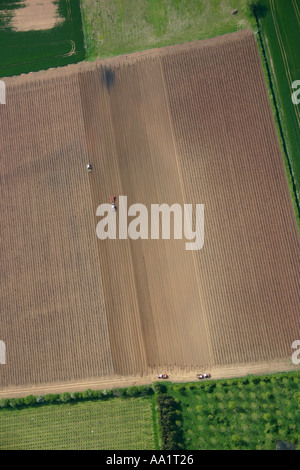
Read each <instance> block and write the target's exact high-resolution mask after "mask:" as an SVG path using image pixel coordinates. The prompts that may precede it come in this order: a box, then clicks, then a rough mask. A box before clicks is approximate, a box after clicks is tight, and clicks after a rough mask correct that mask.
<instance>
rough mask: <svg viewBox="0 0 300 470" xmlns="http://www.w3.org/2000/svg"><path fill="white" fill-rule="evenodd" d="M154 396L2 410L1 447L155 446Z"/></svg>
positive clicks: (60, 448)
mask: <svg viewBox="0 0 300 470" xmlns="http://www.w3.org/2000/svg"><path fill="white" fill-rule="evenodd" d="M153 400H154V397H150V398H149V397H147V398H145V397H143V398H141V397H138V398H110V399H108V400H106V401H103V400H102V401H101V400H96V401H85V402H78V403H74V404H70V403H68V404H54V405H40V406H36V407H25V408H22V409H2V410H0V449H1V450H5V449H14V450H29V449H58V450H62V449H70V450H73V449H75V450H76V449H95V450H97V449H98V450H128V449H129V450H141V449H145V450H155V449H156V444H155V443H156V436H155V432H156V431H155V425H154V422H153V416H154V410H153V406H154V401H153Z"/></svg>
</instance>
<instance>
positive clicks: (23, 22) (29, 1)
mask: <svg viewBox="0 0 300 470" xmlns="http://www.w3.org/2000/svg"><path fill="white" fill-rule="evenodd" d="M22 3H23V4H24V5H25V7H24V8H19V9H17V10H15V14H14V16H13V18H12V23H11V26H12V28H13V29H14V30H16V31H37V30H44V29H51V28H54V26H57V25H58V24H59V23H61V22H62V21H64V20H63V18H60V17H59V15H58V11H57V5H55V4H54V2H53V0H25V1H24V2H22Z"/></svg>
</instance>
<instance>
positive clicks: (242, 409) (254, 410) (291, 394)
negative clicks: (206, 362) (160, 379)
mask: <svg viewBox="0 0 300 470" xmlns="http://www.w3.org/2000/svg"><path fill="white" fill-rule="evenodd" d="M167 394H168V395H171V396H173V397H174V398H175V399H176V400H177V402H178V403H180V407H181V411H182V422H181V429H182V431H183V435H184V442H183V443H182V445H183V446H184V449H186V450H200V449H211V450H212V449H220V450H223V449H224V450H225V449H275V447H276V443H277V442H278V441H285V442H289V443H292V444H294V445H296V446H297V445H299V444H300V373H299V372H298V373H297V372H295V373H288V374H278V375H270V376H262V377H248V378H243V379H230V380H219V381H207V382H199V383H190V384H180V385H179V384H168V386H167Z"/></svg>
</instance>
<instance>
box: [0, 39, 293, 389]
mask: <svg viewBox="0 0 300 470" xmlns="http://www.w3.org/2000/svg"><path fill="white" fill-rule="evenodd" d="M6 83H7V91H8V94H7V103H9V106H8V105H6V106H5V107H1V108H0V118H1V123H3V125H2V126H1V128H0V145H1V149H0V150H1V155H3V157H1V162H0V176H1V186H0V191H1V193H0V196H1V203H0V208H1V220H3V221H5V224H6V225H5V226H4V227H3V229H2V227H1V245H0V257H1V267H2V272H1V285H0V305H1V310H0V334H1V339H2V340H4V341H5V342H6V345H7V351H8V356H7V365H6V366H3V367H2V366H1V368H0V382H1V385H0V390H1V389H2V392H0V394H1V393H3V396H4V395H5V394H7V393H10V394H12V393H13V390H14V387H15V389H16V391H17V390H19V392H20V393H21V390H22V392H23V393H27V392H26V390H27V391H28V393H29V391H30V390H32V391H34V390H41V389H43V390H64V391H65V390H75V389H76V387H85V388H88V387H91V388H92V387H99V388H101V387H104V388H109V387H113V386H117V385H122V384H123V386H126V385H125V384H127V383H128V384H129V385H131V384H133V383H136V384H139V383H141V384H142V383H149V382H151V381H153V380H154V379H155V376H156V374H157V372H158V371H160V372H161V371H166V372H168V373H169V375H170V377H171V379H172V380H173V377H176V380H177V379H178V380H192V377H194V375H195V371H199V370H202V369H203V370H204V369H205V370H209V371H212V372H213V373H214V377H215V378H218V377H221V376H222V374H224V375H223V376H224V377H226V375H227V376H230V374H243V373H249V372H251V370H253V371H255V370H263V371H266V372H267V371H275V370H276V368H277V370H287V369H289V368H291V366H290V365H289V364H288V359H287V358H289V357H290V355H291V344H292V342H293V341H294V340H295V339H297V338H296V337H295V335H297V331H299V330H300V320H299V314H298V312H299V305H300V298H299V295H300V294H299V254H300V250H299V248H300V247H299V236H298V231H297V226H296V221H295V218H294V213H293V208H292V203H291V200H290V195H289V191H288V186H287V182H286V178H285V172H284V166H283V162H282V157H281V154H280V147H279V144H278V140H277V135H276V130H275V126H274V122H273V117H272V112H271V108H270V104H269V102H268V94H267V89H266V85H265V83H264V77H263V72H262V70H261V65H260V61H259V56H258V51H257V48H256V44H255V40H254V37H253V34H252V32H250V31H243V32H239V33H234V34H231V35H228V36H224V37H221V38H215V39H211V40H204V41H199V42H196V43H191V44H187V45H183V46H172V47H168V48H163V49H159V50H153V51H146V52H145V53H137V54H132V55H130V56H125V57H121V58H114V59H109V60H105V61H98V62H96V63H92V64H91V63H90V64H87V63H86V64H78V65H75V66H69V67H66V68H64V69H61V70H50V71H48V72H44V73H36V74H30V75H27V76H23V77H15V78H11V79H7V80H6ZM88 161H91V162H92V164H93V171H92V172H91V173H87V172H86V164H87V162H88ZM111 194H113V195H115V196H117V197H118V196H120V195H126V196H127V197H128V205H131V204H133V203H143V204H145V205H146V207H147V208H148V209H150V205H151V204H153V203H167V204H169V205H171V204H173V203H179V204H181V205H182V204H184V203H193V204H196V203H197V204H200V203H203V204H204V206H205V241H204V248H203V249H202V250H200V251H199V252H188V251H186V250H185V240H172V239H171V240H136V241H133V240H129V239H128V240H105V241H100V240H98V239H97V238H96V233H95V230H96V224H97V222H98V221H99V219H98V218H96V216H95V214H96V208H97V207H98V205H99V204H101V203H108V202H109V195H111ZM117 205H118V199H117ZM149 224H150V220H149ZM149 229H150V225H149ZM278 361H279V363H278ZM281 361H283V362H281ZM283 363H284V365H283V366H282V364H283ZM257 364H259V365H257ZM263 364H265V365H263ZM270 364H271V365H270ZM281 366H282V367H284V369H281ZM251 368H252V369H251ZM245 371H247V372H245ZM45 384H48V385H45ZM60 384H61V385H60ZM74 387H75V388H74ZM19 392H16V393H19ZM43 393H44V392H43Z"/></svg>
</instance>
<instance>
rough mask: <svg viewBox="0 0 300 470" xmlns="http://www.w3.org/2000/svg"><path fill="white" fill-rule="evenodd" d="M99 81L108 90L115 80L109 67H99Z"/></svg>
mask: <svg viewBox="0 0 300 470" xmlns="http://www.w3.org/2000/svg"><path fill="white" fill-rule="evenodd" d="M101 81H102V83H103V85H104V86H105V87H106V89H107V91H108V92H109V91H110V89H111V87H113V85H114V82H115V73H114V71H113V70H112V68H111V67H103V68H102V69H101Z"/></svg>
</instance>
